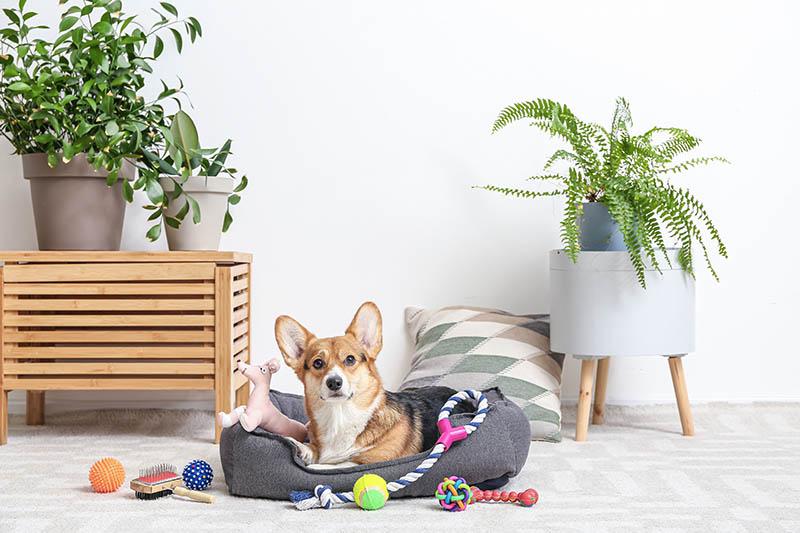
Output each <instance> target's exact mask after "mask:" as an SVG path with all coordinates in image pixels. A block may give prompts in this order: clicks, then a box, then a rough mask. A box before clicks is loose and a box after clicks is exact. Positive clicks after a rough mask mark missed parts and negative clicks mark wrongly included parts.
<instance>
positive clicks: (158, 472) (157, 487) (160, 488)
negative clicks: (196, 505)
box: [131, 464, 214, 503]
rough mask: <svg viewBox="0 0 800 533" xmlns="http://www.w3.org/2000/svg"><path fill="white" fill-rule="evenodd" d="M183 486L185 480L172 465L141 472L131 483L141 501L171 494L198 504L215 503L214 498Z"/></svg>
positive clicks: (158, 466)
mask: <svg viewBox="0 0 800 533" xmlns="http://www.w3.org/2000/svg"><path fill="white" fill-rule="evenodd" d="M181 485H183V478H182V477H181V476H179V475H178V473H177V469H176V468H175V467H174V466H173V465H170V464H160V465H155V466H151V467H150V468H145V469H142V470H139V477H138V478H136V479H134V480H132V481H131V489H133V491H134V492H135V493H136V497H137V498H139V499H140V500H155V499H158V498H162V497H164V496H169V495H170V494H176V495H178V496H183V497H185V498H189V499H192V500H195V501H198V502H204V503H214V496H212V495H211V494H206V493H205V492H200V491H196V490H189V489H187V488H185V487H182V486H181Z"/></svg>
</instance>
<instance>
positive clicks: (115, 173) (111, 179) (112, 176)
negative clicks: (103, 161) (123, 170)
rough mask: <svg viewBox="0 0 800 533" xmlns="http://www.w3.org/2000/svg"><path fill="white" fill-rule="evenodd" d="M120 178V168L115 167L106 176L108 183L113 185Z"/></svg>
mask: <svg viewBox="0 0 800 533" xmlns="http://www.w3.org/2000/svg"><path fill="white" fill-rule="evenodd" d="M118 179H119V170H117V169H114V170H112V171H110V172H109V173H108V176H106V185H108V186H109V187H111V186H112V185H114V184H115V183H116V182H117V180H118Z"/></svg>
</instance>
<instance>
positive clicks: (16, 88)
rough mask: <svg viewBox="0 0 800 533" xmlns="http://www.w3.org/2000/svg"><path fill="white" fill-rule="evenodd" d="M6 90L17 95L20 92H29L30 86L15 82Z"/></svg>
mask: <svg viewBox="0 0 800 533" xmlns="http://www.w3.org/2000/svg"><path fill="white" fill-rule="evenodd" d="M7 89H8V90H9V91H13V92H17V93H19V92H22V91H29V90H30V89H31V86H30V85H28V84H27V83H25V82H24V81H15V82H14V83H12V84H11V85H9V86H8V87H7Z"/></svg>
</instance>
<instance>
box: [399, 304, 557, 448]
mask: <svg viewBox="0 0 800 533" xmlns="http://www.w3.org/2000/svg"><path fill="white" fill-rule="evenodd" d="M406 325H407V327H408V332H409V334H410V336H411V339H412V341H413V342H414V344H415V345H416V348H415V351H414V355H413V357H412V359H411V371H410V372H409V373H408V375H407V376H406V378H405V380H403V384H402V385H401V386H400V388H401V389H406V388H409V387H424V386H429V385H442V386H446V387H451V388H453V389H465V388H474V389H488V388H491V387H498V388H500V390H501V391H502V392H503V394H505V396H506V397H508V398H509V399H510V400H511V401H513V402H514V403H516V404H517V405H519V406H520V407H521V408H522V410H523V411H524V412H525V414H527V415H528V419H529V420H530V422H531V435H532V437H533V439H536V440H547V441H552V442H558V441H560V440H561V367H562V365H563V362H564V356H563V355H562V354H554V353H551V352H550V316H549V315H512V314H510V313H506V312H504V311H497V310H494V309H482V308H479V307H445V308H443V309H440V310H438V311H430V310H426V309H419V308H416V307H409V308H407V309H406Z"/></svg>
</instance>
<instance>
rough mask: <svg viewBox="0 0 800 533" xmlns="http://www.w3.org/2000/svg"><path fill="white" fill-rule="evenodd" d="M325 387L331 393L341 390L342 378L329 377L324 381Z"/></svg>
mask: <svg viewBox="0 0 800 533" xmlns="http://www.w3.org/2000/svg"><path fill="white" fill-rule="evenodd" d="M325 385H327V386H328V388H329V389H330V390H332V391H337V390H339V389H341V388H342V378H341V377H339V376H331V377H329V378H328V379H326V380H325Z"/></svg>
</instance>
